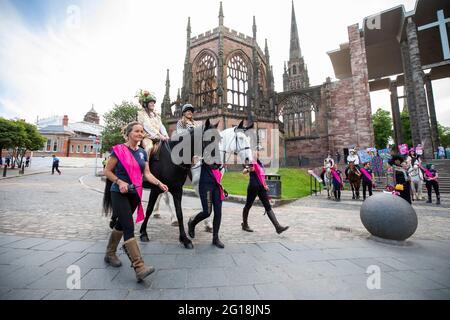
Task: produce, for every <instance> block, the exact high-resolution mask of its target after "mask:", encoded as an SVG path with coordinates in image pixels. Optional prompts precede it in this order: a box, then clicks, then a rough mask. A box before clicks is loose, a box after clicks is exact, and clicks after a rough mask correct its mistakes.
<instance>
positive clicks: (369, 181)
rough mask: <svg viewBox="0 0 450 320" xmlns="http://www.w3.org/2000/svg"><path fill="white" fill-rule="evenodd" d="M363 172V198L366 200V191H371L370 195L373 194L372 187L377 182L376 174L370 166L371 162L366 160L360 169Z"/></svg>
mask: <svg viewBox="0 0 450 320" xmlns="http://www.w3.org/2000/svg"><path fill="white" fill-rule="evenodd" d="M360 171H361V173H362V187H363V200H366V191H369V197H371V196H372V187H373V186H374V184H375V175H374V174H373V172H372V169H371V168H370V162H364V165H363V167H362V168H361V169H360Z"/></svg>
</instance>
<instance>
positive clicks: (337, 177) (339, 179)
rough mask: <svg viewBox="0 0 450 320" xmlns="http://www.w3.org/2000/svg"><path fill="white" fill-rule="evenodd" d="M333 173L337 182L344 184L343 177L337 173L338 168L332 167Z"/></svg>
mask: <svg viewBox="0 0 450 320" xmlns="http://www.w3.org/2000/svg"><path fill="white" fill-rule="evenodd" d="M331 174H332V175H333V178H334V179H335V180H336V181H337V182H339V183H340V184H342V182H341V177H339V175H338V174H337V172H336V170H334V169H331Z"/></svg>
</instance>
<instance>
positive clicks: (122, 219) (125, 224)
mask: <svg viewBox="0 0 450 320" xmlns="http://www.w3.org/2000/svg"><path fill="white" fill-rule="evenodd" d="M140 201H141V199H140V198H139V195H138V194H136V193H131V194H130V193H120V192H111V203H112V209H113V215H112V220H113V221H115V223H113V225H112V226H113V227H114V228H115V229H116V230H118V231H123V240H124V241H127V240H128V239H131V238H133V237H134V223H133V212H134V211H135V210H136V208H137V206H138V205H139V202H140Z"/></svg>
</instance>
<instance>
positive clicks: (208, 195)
mask: <svg viewBox="0 0 450 320" xmlns="http://www.w3.org/2000/svg"><path fill="white" fill-rule="evenodd" d="M198 191H199V194H200V200H201V202H202V210H203V211H202V212H200V213H198V214H197V215H196V216H195V217H194V219H193V220H192V224H193V226H195V225H197V223H199V222H201V221H203V220H205V219H206V218H208V217H209V216H210V215H211V212H212V209H213V208H214V218H213V236H214V237H218V236H219V229H220V222H221V221H222V200H221V199H220V187H219V186H218V185H217V184H216V183H214V184H213V183H200V185H199V190H198Z"/></svg>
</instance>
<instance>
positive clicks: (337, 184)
mask: <svg viewBox="0 0 450 320" xmlns="http://www.w3.org/2000/svg"><path fill="white" fill-rule="evenodd" d="M343 181H344V179H342V171H341V170H339V169H338V165H337V163H335V164H334V166H333V167H332V168H331V182H332V184H333V194H334V200H336V201H341V189H342V187H343V186H344V182H343Z"/></svg>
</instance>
